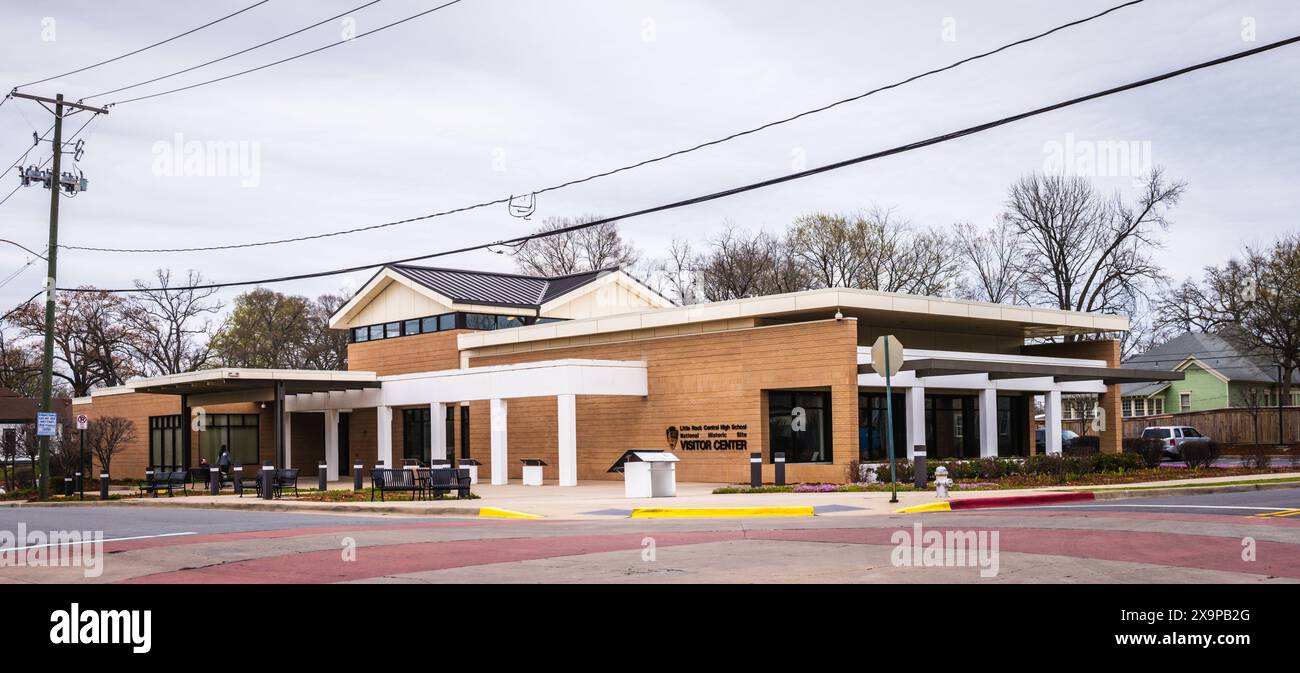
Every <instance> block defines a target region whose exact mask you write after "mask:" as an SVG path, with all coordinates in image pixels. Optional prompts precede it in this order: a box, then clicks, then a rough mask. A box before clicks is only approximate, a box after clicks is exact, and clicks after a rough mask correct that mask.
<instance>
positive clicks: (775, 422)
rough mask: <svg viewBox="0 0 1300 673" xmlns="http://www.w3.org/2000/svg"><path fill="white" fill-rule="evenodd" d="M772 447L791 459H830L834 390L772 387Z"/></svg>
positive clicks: (769, 410) (769, 400)
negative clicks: (832, 397) (775, 388)
mask: <svg viewBox="0 0 1300 673" xmlns="http://www.w3.org/2000/svg"><path fill="white" fill-rule="evenodd" d="M767 414H768V416H767V417H768V448H769V449H770V450H771V454H772V455H773V456H775V454H777V453H784V454H785V461H786V462H787V463H829V462H832V456H831V394H830V393H829V392H821V391H798V390H772V391H768V393H767Z"/></svg>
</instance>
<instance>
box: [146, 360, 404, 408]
mask: <svg viewBox="0 0 1300 673" xmlns="http://www.w3.org/2000/svg"><path fill="white" fill-rule="evenodd" d="M278 385H283V386H284V394H285V395H300V394H305V393H326V392H335V391H345V390H364V389H367V388H378V387H380V382H379V377H378V376H377V375H376V374H375V373H374V372H342V371H316V370H298V369H230V368H223V369H209V370H203V371H198V372H191V373H188V374H173V375H170V376H158V377H154V378H150V379H142V380H139V381H132V382H129V383H127V385H126V386H124V388H126V389H128V390H124V391H122V392H135V393H148V394H152V395H190V396H200V395H205V396H206V395H214V396H215V395H220V396H221V397H223V398H228V399H230V400H231V401H235V400H236V399H238V398H245V399H246V400H247V401H250V402H257V401H265V400H269V399H272V398H273V396H274V391H275V388H276V387H277V386H278Z"/></svg>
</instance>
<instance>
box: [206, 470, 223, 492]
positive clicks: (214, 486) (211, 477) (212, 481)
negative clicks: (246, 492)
mask: <svg viewBox="0 0 1300 673" xmlns="http://www.w3.org/2000/svg"><path fill="white" fill-rule="evenodd" d="M208 492H209V493H211V494H212V495H221V468H218V467H212V468H208Z"/></svg>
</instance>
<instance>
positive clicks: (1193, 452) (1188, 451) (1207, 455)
mask: <svg viewBox="0 0 1300 673" xmlns="http://www.w3.org/2000/svg"><path fill="white" fill-rule="evenodd" d="M1221 450H1222V449H1221V447H1220V446H1219V443H1218V442H1216V441H1214V440H1207V441H1200V440H1198V441H1193V442H1183V443H1182V444H1180V445H1178V453H1179V454H1181V455H1182V457H1183V462H1185V463H1187V467H1190V468H1192V469H1193V470H1195V469H1200V468H1202V467H1211V466H1213V465H1214V461H1216V460H1218V459H1219V452H1220V451H1221Z"/></svg>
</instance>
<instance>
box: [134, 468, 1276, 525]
mask: <svg viewBox="0 0 1300 673" xmlns="http://www.w3.org/2000/svg"><path fill="white" fill-rule="evenodd" d="M1287 477H1300V473H1286V474H1274V475H1245V476H1240V477H1210V478H1205V479H1186V480H1177V481H1160V482H1143V483H1137V484H1114V485H1108V486H1096V487H1087V490H1105V491H1122V490H1124V489H1131V488H1135V487H1139V488H1140V487H1147V486H1170V485H1175V484H1196V483H1223V482H1236V481H1251V480H1257V479H1261V478H1272V479H1281V478H1287ZM719 486H723V484H701V483H681V484H678V486H677V497H676V498H655V499H628V498H625V497H623V484H622V482H614V481H610V482H584V483H582V484H579V485H578V486H573V487H568V488H561V487H560V486H558V485H555V484H553V483H548V484H547V485H545V486H524V485H522V484H520V483H518V482H513V483H510V484H507V485H504V486H493V485H491V484H482V483H481V484H479V485H477V486H475V487H474V493H475V494H476V495H478V496H480V499H478V500H460V501H457V500H439V501H414V502H412V501H410V500H408V499H406V496H405V495H399V496H390V497H389V499H388V500H387V501H385V502H379V501H375V502H373V503H372V502H348V503H331V502H309V501H298V500H294V499H292V498H285V499H282V500H275V501H270V502H268V501H264V500H260V499H258V498H256V497H254V496H251V495H245V496H244V497H243V498H238V497H235V496H233V495H221V496H209V495H199V496H189V497H184V498H179V497H178V498H166V497H159V498H143V499H135V500H123V501H118V502H120V503H122V504H124V505H129V506H146V507H147V506H156V507H203V508H208V507H214V508H232V509H234V508H237V509H250V510H270V511H316V512H334V513H353V514H355V513H371V514H406V515H425V516H430V515H435V516H466V517H477V516H479V512H480V510H481V509H483V508H496V509H502V510H508V511H512V512H520V513H525V514H533V515H538V516H542V517H545V518H548V519H610V518H623V517H627V516H629V515H630V514H631V512H632V509H633V508H638V507H673V508H719V507H723V508H750V507H813V508H815V511H816V513H817V515H818V516H854V515H857V516H861V515H872V514H874V515H880V514H890V513H893V512H894V511H895V510H897V509H902V508H904V507H913V506H917V505H923V504H926V503H932V502H935V501H936V500H937V498H936V497H935V495H934V492H933V491H926V492H909V491H903V492H899V494H898V500H899V501H898V502H897V503H891V502H889V498H890V494H889V493H888V492H869V493H754V494H729V495H715V494H714V493H713V490H714V489H715V488H718V487H719ZM330 487H331V489H335V490H343V489H345V488H349V489H350V488H351V482H346V483H344V482H335V483H333V484H330ZM1296 487H1300V483H1296ZM1079 488H1080V487H1072V488H1068V487H1049V488H1033V489H1014V490H996V491H960V490H956V491H953V493H952V497H953V498H954V499H966V498H990V497H996V498H1001V497H1007V496H1018V495H1029V494H1035V493H1051V492H1060V491H1064V490H1078V489H1079ZM1117 495H1118V493H1117Z"/></svg>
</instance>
